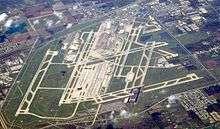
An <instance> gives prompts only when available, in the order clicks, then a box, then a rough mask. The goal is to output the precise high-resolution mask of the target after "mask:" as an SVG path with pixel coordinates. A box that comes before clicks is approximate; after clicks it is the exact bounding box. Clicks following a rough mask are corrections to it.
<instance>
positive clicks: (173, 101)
mask: <svg viewBox="0 0 220 129" xmlns="http://www.w3.org/2000/svg"><path fill="white" fill-rule="evenodd" d="M177 100H179V98H178V96H176V95H171V96H170V97H168V102H169V104H173V103H176V101H177Z"/></svg>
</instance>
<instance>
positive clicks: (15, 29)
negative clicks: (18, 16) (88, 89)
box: [5, 23, 27, 35]
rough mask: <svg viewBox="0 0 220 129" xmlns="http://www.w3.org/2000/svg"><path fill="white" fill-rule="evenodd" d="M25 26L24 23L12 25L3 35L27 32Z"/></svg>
mask: <svg viewBox="0 0 220 129" xmlns="http://www.w3.org/2000/svg"><path fill="white" fill-rule="evenodd" d="M26 27H27V25H26V24H25V23H20V24H12V25H11V26H10V27H9V28H8V29H7V30H6V32H5V34H8V35H10V34H13V33H24V32H27V28H26Z"/></svg>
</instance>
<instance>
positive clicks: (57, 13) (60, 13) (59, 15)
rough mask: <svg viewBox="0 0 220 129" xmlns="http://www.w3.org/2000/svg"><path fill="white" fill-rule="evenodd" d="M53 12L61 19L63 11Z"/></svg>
mask: <svg viewBox="0 0 220 129" xmlns="http://www.w3.org/2000/svg"><path fill="white" fill-rule="evenodd" d="M53 14H54V15H56V16H57V17H58V18H59V19H63V13H62V12H57V11H54V12H53Z"/></svg>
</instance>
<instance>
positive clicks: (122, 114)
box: [120, 110, 131, 118]
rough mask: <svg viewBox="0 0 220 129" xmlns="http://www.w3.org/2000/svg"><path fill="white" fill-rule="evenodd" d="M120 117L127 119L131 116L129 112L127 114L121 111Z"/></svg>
mask: <svg viewBox="0 0 220 129" xmlns="http://www.w3.org/2000/svg"><path fill="white" fill-rule="evenodd" d="M120 116H121V117H123V118H129V117H130V116H131V114H130V113H129V112H127V111H126V110H122V111H121V112H120Z"/></svg>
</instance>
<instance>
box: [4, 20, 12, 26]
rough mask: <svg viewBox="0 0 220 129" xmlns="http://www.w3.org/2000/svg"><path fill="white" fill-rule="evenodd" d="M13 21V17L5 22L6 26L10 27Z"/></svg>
mask: <svg viewBox="0 0 220 129" xmlns="http://www.w3.org/2000/svg"><path fill="white" fill-rule="evenodd" d="M12 23H13V20H12V19H9V20H7V21H6V23H5V27H7V28H8V27H10V26H11V25H12Z"/></svg>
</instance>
